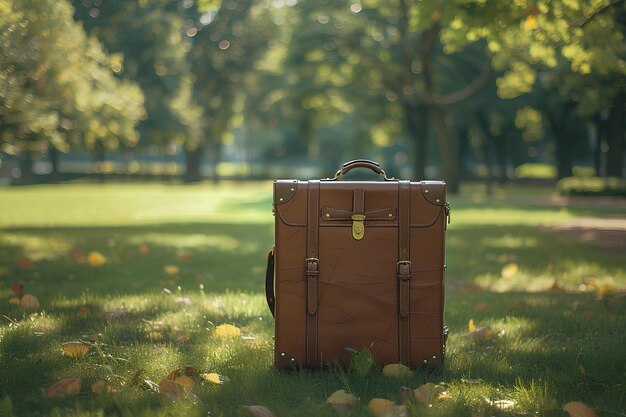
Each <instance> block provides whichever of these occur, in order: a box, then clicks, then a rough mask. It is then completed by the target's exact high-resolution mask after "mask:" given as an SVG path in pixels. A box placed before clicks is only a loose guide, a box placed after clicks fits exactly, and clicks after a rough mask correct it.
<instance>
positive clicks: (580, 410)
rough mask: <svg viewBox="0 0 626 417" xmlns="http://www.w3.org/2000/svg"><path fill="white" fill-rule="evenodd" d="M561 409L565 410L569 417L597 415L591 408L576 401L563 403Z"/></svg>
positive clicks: (593, 416)
mask: <svg viewBox="0 0 626 417" xmlns="http://www.w3.org/2000/svg"><path fill="white" fill-rule="evenodd" d="M563 410H565V411H567V412H568V413H569V415H570V416H571V417H598V415H597V414H596V413H595V412H594V411H593V410H592V409H591V408H589V407H588V406H587V405H585V404H583V403H581V402H578V401H572V402H569V403H567V404H565V405H564V406H563Z"/></svg>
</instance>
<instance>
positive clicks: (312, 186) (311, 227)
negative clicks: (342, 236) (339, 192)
mask: <svg viewBox="0 0 626 417" xmlns="http://www.w3.org/2000/svg"><path fill="white" fill-rule="evenodd" d="M319 196H320V183H319V181H318V180H310V181H309V183H308V190H307V234H306V265H305V268H306V282H307V303H306V309H307V314H306V364H307V366H309V367H311V368H316V367H318V366H319V358H318V352H317V303H318V300H317V290H318V278H319V262H320V261H319V253H318V247H319V216H320V214H319V213H320V208H319Z"/></svg>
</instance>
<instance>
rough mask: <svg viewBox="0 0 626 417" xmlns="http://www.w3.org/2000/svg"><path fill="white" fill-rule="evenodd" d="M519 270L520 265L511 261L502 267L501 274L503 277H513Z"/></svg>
mask: <svg viewBox="0 0 626 417" xmlns="http://www.w3.org/2000/svg"><path fill="white" fill-rule="evenodd" d="M518 272H519V265H518V264H517V263H515V262H510V263H508V264H506V265H504V266H503V267H502V270H501V271H500V274H501V275H502V278H512V277H514V276H515V275H517V273H518Z"/></svg>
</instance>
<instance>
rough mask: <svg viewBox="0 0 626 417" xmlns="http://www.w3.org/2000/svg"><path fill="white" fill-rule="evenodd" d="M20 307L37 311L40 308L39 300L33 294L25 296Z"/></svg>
mask: <svg viewBox="0 0 626 417" xmlns="http://www.w3.org/2000/svg"><path fill="white" fill-rule="evenodd" d="M20 306H21V307H22V308H25V309H36V308H39V300H38V299H37V297H35V296H34V295H32V294H24V296H23V297H22V299H21V300H20Z"/></svg>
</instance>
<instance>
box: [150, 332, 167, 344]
mask: <svg viewBox="0 0 626 417" xmlns="http://www.w3.org/2000/svg"><path fill="white" fill-rule="evenodd" d="M163 338H164V336H163V333H161V332H150V333H148V339H150V340H152V341H153V342H157V341H159V340H163Z"/></svg>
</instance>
